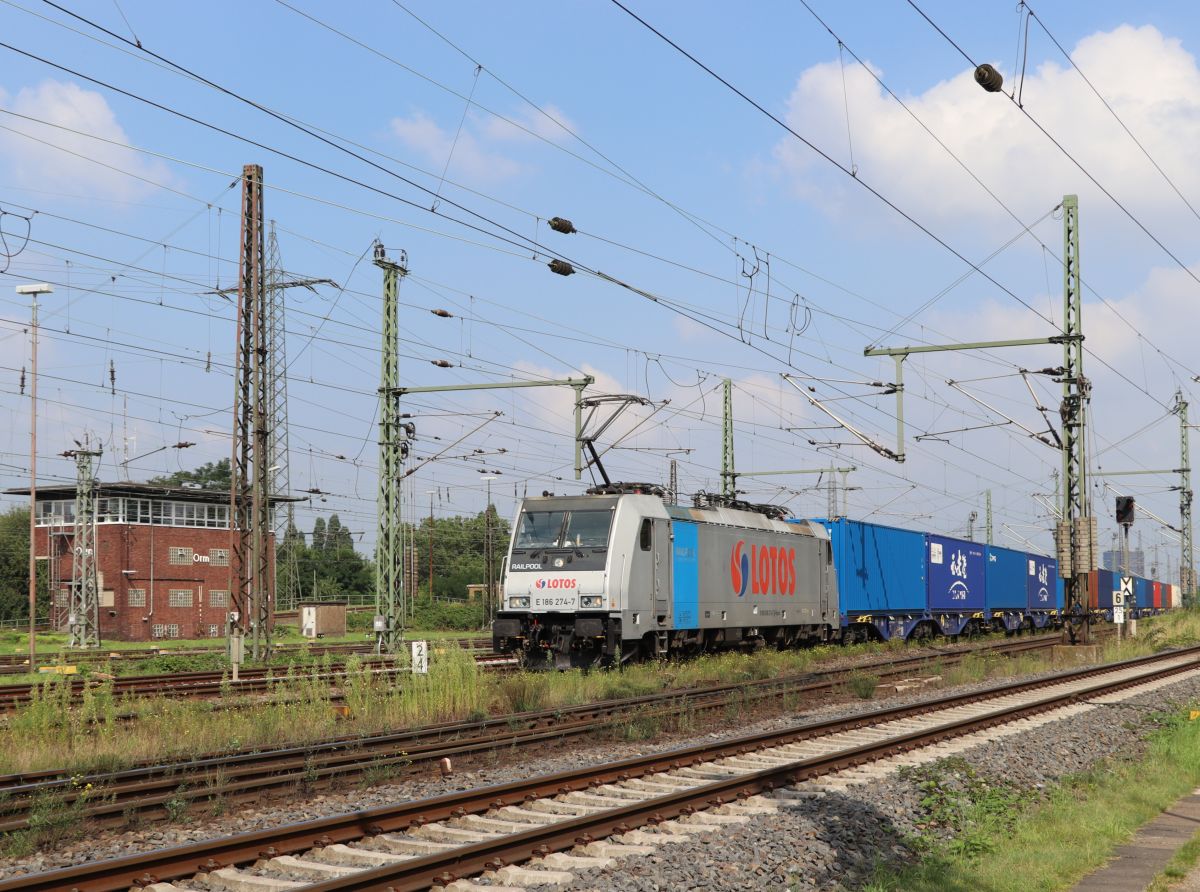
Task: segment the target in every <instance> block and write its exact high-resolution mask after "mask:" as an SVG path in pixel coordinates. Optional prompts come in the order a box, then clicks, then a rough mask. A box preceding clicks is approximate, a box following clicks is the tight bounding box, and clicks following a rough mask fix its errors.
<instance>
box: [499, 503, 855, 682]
mask: <svg viewBox="0 0 1200 892" xmlns="http://www.w3.org/2000/svg"><path fill="white" fill-rule="evenodd" d="M620 486H621V485H617V486H616V487H613V488H612V490H615V491H612V490H610V491H600V492H595V493H592V494H589V495H583V496H542V497H534V498H526V499H524V500H523V501H522V503H521V506H520V510H519V512H518V514H517V517H516V520H515V522H514V524H513V532H512V539H511V542H510V546H509V553H508V561H507V563H506V575H505V583H504V591H503V600H502V603H501V605H500V610H499V612H498V614H497V618H496V620H495V623H494V624H493V627H492V634H493V640H494V646H495V649H496V650H497V652H501V653H519V654H520V655H521V656H522V657H523V659H524V662H525V663H526V665H531V666H554V667H557V668H568V667H572V666H592V665H598V664H599V665H603V664H609V663H613V662H617V661H623V660H628V659H633V658H636V657H650V656H667V655H668V654H671V653H694V652H699V651H702V650H707V649H716V648H721V647H737V646H757V645H761V644H764V643H767V644H777V645H781V646H782V645H785V644H792V643H796V642H798V641H799V640H802V639H810V640H825V639H826V638H827V637H828V636H829V634H830V632H831V630H832V628H834V627H836V625H837V587H836V580H835V578H834V576H833V569H832V561H831V557H830V555H831V553H830V550H829V540H828V536H827V535H826V534H825V531H824V529H823V528H821V527H820V526H819V525H810V524H808V523H807V522H800V523H788V522H784V521H783V520H781V519H779V518H777V517H769V516H765V515H764V514H762V513H758V512H755V511H751V510H737V509H736V508H731V507H705V508H683V507H679V506H673V505H666V504H665V503H664V501H663V499H662V497H661V495H660V494H647V493H646V490H648V489H649V490H653V488H652V487H645V486H638V485H632V486H631V488H632V489H633V491H629V490H628V489H626V490H624V491H622V490H621V489H620Z"/></svg>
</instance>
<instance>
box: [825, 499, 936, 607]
mask: <svg viewBox="0 0 1200 892" xmlns="http://www.w3.org/2000/svg"><path fill="white" fill-rule="evenodd" d="M822 523H823V524H824V525H825V529H827V530H829V538H830V540H831V542H832V544H833V563H834V567H835V569H836V570H837V577H838V598H839V600H840V602H841V611H842V613H848V614H851V615H855V614H872V613H923V612H924V610H925V535H924V534H923V533H914V532H912V531H911V530H898V529H896V528H894V527H885V526H879V525H877V524H873V523H862V522H861V521H857V520H845V519H841V520H834V521H822Z"/></svg>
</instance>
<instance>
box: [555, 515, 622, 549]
mask: <svg viewBox="0 0 1200 892" xmlns="http://www.w3.org/2000/svg"><path fill="white" fill-rule="evenodd" d="M611 524H612V512H611V511H572V512H571V513H570V515H568V517H567V533H566V537H565V538H564V539H563V545H565V546H567V547H570V546H575V547H576V548H606V547H607V546H608V528H609V526H610V525H611Z"/></svg>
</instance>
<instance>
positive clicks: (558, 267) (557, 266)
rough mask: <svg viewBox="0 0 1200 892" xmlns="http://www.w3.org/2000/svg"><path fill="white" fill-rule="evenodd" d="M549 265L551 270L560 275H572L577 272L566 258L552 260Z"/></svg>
mask: <svg viewBox="0 0 1200 892" xmlns="http://www.w3.org/2000/svg"><path fill="white" fill-rule="evenodd" d="M547 266H549V267H550V272H552V273H557V274H558V275H560V276H570V275H574V273H575V267H573V266H571V264H569V263H567V261H565V260H558V259H555V260H551V261H550V263H548V264H547Z"/></svg>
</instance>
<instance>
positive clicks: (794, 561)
mask: <svg viewBox="0 0 1200 892" xmlns="http://www.w3.org/2000/svg"><path fill="white" fill-rule="evenodd" d="M676 526H677V527H678V526H682V524H680V523H679V522H678V521H677V522H676ZM696 528H697V529H696V532H697V547H698V553H699V561H698V567H697V570H698V575H699V579H698V586H697V588H698V606H697V609H698V612H699V615H698V617H697V620H698V624H697V625H695V626H690V627H691V628H700V629H716V628H752V627H760V626H792V625H813V624H820V623H826V622H831V621H832V620H831V614H830V598H829V593H828V592H827V591H825V589H824V587H823V583H824V579H825V557H824V554H825V553H827V551H826V552H824V553H823V549H822V545H823V544H824V546H825V549H827V548H828V544H827V543H826V542H825V540H823V539H819V538H816V537H815V536H812V535H810V534H808V533H807V532H801V531H800V529H799V528H797V530H796V531H795V532H792V531H781V530H770V529H768V530H756V529H745V528H740V527H728V526H723V525H718V524H698V525H696ZM675 627H676V628H688V626H684V625H683V624H682V623H681V622H680V618H679V617H678V616H677V617H676V622H675Z"/></svg>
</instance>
